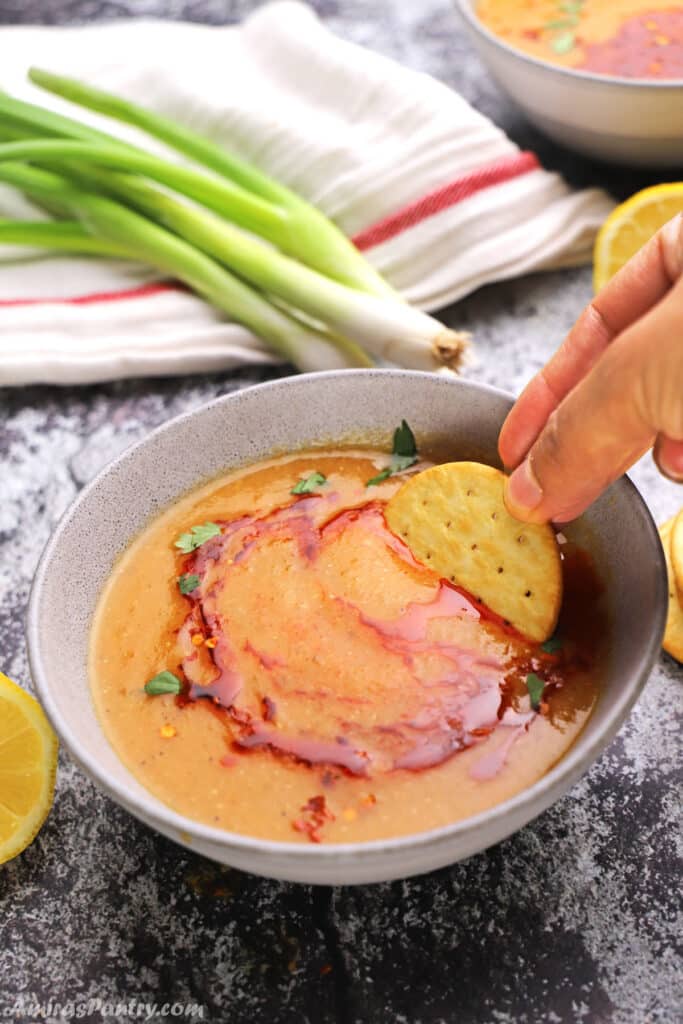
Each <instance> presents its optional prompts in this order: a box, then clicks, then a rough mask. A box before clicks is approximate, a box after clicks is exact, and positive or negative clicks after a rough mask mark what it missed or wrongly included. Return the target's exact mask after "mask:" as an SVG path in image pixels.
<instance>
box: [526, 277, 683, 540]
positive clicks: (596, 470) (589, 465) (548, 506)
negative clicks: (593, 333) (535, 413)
mask: <svg viewBox="0 0 683 1024" xmlns="http://www.w3.org/2000/svg"><path fill="white" fill-rule="evenodd" d="M682 332H683V292H681V290H680V286H678V287H676V288H674V289H672V291H671V292H669V295H668V296H667V298H665V299H664V300H663V301H662V302H660V303H659V304H658V305H657V306H655V308H654V309H653V310H651V312H650V313H648V314H647V315H646V316H644V317H642V318H641V319H640V320H638V321H636V323H635V324H634V325H632V326H631V327H630V328H628V329H627V330H626V331H624V332H623V333H622V334H621V335H620V336H619V337H618V338H617V339H616V340H615V341H613V342H612V344H611V345H610V346H609V347H608V348H607V349H606V350H605V351H604V352H603V354H602V355H601V356H600V358H599V359H598V360H597V362H596V363H595V364H594V366H593V368H592V369H591V370H590V371H589V373H588V374H587V375H586V376H585V377H584V378H583V379H582V380H581V381H580V382H579V383H578V384H577V385H576V386H575V387H574V389H573V390H572V391H570V392H569V394H568V395H566V397H565V398H564V399H563V400H562V401H561V402H560V404H559V405H558V407H557V408H556V409H555V411H554V412H553V413H552V414H551V415H550V417H549V419H548V421H547V423H546V425H545V427H544V428H543V430H542V431H541V433H540V435H539V436H538V438H537V440H536V441H535V442H534V444H533V445H532V447H531V449H530V451H529V453H528V455H527V457H526V459H525V460H524V462H522V464H521V465H520V466H519V467H518V468H517V469H516V470H515V472H514V473H513V474H512V476H511V477H510V478H509V480H508V482H507V486H506V503H507V506H508V508H509V510H510V512H511V513H512V514H513V515H514V516H516V517H517V518H518V519H523V520H527V521H529V522H548V521H549V520H553V521H555V522H568V521H569V520H571V519H574V518H575V517H576V516H578V515H580V514H581V513H582V512H583V511H584V510H585V509H586V508H587V507H588V505H590V503H591V502H592V501H593V500H594V499H595V498H597V497H598V495H599V494H600V493H601V492H602V491H603V490H605V489H606V488H607V487H608V486H609V484H611V483H612V482H613V481H614V480H616V479H617V478H618V477H619V476H621V474H622V473H624V472H625V471H626V470H627V469H628V468H629V466H631V465H632V464H633V463H634V462H635V461H636V460H637V459H638V458H639V457H640V456H641V455H642V454H643V453H644V452H645V451H647V449H648V448H650V447H651V446H652V444H653V442H654V441H655V438H656V437H657V436H658V435H662V436H664V437H666V438H667V447H666V451H667V452H668V453H669V457H671V454H672V452H675V451H676V450H677V448H678V447H679V445H678V443H679V442H683V344H682V343H681V333H682ZM672 442H673V444H674V448H673V449H671V448H670V445H671V443H672ZM674 461H675V460H674Z"/></svg>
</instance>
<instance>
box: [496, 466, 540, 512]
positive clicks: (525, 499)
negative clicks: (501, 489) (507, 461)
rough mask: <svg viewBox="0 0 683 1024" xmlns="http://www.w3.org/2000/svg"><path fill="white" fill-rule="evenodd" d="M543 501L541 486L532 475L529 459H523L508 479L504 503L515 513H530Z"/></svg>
mask: <svg viewBox="0 0 683 1024" xmlns="http://www.w3.org/2000/svg"><path fill="white" fill-rule="evenodd" d="M542 501H543V491H542V490H541V485H540V484H539V482H538V480H537V479H536V477H535V475H534V471H533V469H532V468H531V463H530V461H529V459H525V460H524V462H523V463H522V465H521V466H518V467H517V469H516V470H515V471H514V473H513V474H512V476H511V477H510V478H509V479H508V482H507V486H506V488H505V503H506V505H507V506H508V508H509V509H510V511H511V512H512V514H513V515H514V514H515V512H520V513H524V512H531V511H532V510H533V509H535V508H537V507H538V506H539V505H540V504H541V502H542Z"/></svg>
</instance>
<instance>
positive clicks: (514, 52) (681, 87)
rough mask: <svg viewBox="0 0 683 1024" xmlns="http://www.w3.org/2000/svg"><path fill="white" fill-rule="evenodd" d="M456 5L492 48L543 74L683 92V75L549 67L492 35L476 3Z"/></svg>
mask: <svg viewBox="0 0 683 1024" xmlns="http://www.w3.org/2000/svg"><path fill="white" fill-rule="evenodd" d="M455 2H456V3H457V5H458V9H459V10H460V12H461V14H462V16H463V18H464V19H465V21H466V22H467V24H468V26H469V28H470V29H471V30H472V31H473V32H474V33H475V34H476V33H478V34H479V35H480V36H483V38H484V39H485V40H486V41H487V42H488V43H491V44H492V45H493V46H496V47H497V48H498V49H499V50H502V51H503V52H504V53H507V54H508V55H510V56H512V57H515V58H516V59H517V60H520V61H522V62H523V63H525V64H531V65H532V66H533V67H536V68H541V69H543V70H545V71H550V72H554V73H556V74H559V75H562V76H564V77H565V78H567V79H572V78H573V79H576V80H578V81H584V82H594V83H597V84H599V85H606V86H609V87H611V88H613V89H616V88H622V87H625V88H640V89H643V88H648V89H654V90H657V91H663V92H667V91H670V90H678V91H683V76H681V77H680V78H675V79H670V78H669V79H664V80H660V79H657V78H624V77H623V76H621V75H598V74H596V73H595V72H594V71H581V70H580V69H578V68H568V67H564V66H563V65H561V64H552V63H551V62H550V61H546V60H541V58H540V57H533V56H532V55H531V54H529V53H524V52H523V51H522V50H518V49H517V48H516V47H514V46H511V45H510V44H509V43H506V42H505V41H504V40H503V39H500V37H499V36H497V35H495V34H494V33H493V32H491V31H490V30H489V29H488V28H487V27H486V25H484V24H483V23H482V22H481V21H480V20H479V18H478V17H477V15H476V13H475V11H474V5H475V3H476V0H455Z"/></svg>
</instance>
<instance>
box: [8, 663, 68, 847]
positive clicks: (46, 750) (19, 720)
mask: <svg viewBox="0 0 683 1024" xmlns="http://www.w3.org/2000/svg"><path fill="white" fill-rule="evenodd" d="M57 746H58V745H57V737H56V736H55V734H54V732H53V731H52V729H51V728H50V724H49V722H48V720H47V718H46V717H45V713H44V712H43V709H42V708H41V706H40V704H39V703H38V701H37V700H35V699H34V698H33V697H31V696H30V694H28V693H26V691H25V690H22V689H21V687H20V686H17V685H16V683H13V682H12V681H11V679H8V678H7V676H5V675H3V674H2V672H0V864H4V863H5V862H6V861H8V860H11V859H12V858H13V857H16V856H17V854H19V853H21V852H22V850H25V849H26V847H27V846H29V845H30V844H31V843H32V842H33V840H34V839H35V837H36V835H37V834H38V831H39V830H40V827H41V826H42V824H43V822H44V821H45V819H46V817H47V815H48V812H49V810H50V807H51V806H52V798H53V795H54V788H55V774H56V771H57Z"/></svg>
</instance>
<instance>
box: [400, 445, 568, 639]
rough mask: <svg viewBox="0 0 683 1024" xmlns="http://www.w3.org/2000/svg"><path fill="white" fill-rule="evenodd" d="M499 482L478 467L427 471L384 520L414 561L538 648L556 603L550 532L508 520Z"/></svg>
mask: <svg viewBox="0 0 683 1024" xmlns="http://www.w3.org/2000/svg"><path fill="white" fill-rule="evenodd" d="M504 484H505V474H504V473H501V471H500V470H498V469H494V468H493V467H492V466H486V465H483V464H482V463H478V462H449V463H445V464H443V465H439V466H433V467H432V468H431V469H427V470H425V471H424V472H422V473H418V474H417V475H416V476H414V477H411V479H410V480H408V481H407V482H406V483H405V484H403V486H402V487H401V488H399V490H398V491H397V492H396V494H395V495H394V496H393V497H392V498H391V499H390V500H389V502H388V503H387V507H386V511H385V515H386V520H387V523H388V525H389V527H390V529H391V530H393V532H394V533H396V534H398V535H399V536H400V537H401V538H402V539H403V540H404V541H405V543H406V544H407V545H408V547H409V548H410V549H411V551H412V552H413V554H414V555H415V557H416V558H417V559H418V560H419V561H420V562H422V563H423V564H424V565H427V566H429V567H430V568H432V569H434V570H435V571H436V572H437V573H438V574H439V576H441V577H443V578H444V579H447V580H450V581H451V582H452V583H455V584H457V585H459V586H461V587H463V588H464V589H465V590H468V591H469V592H470V593H471V594H472V596H473V597H476V598H479V599H480V600H481V601H483V603H484V604H485V605H487V606H488V607H489V608H490V609H491V611H493V612H496V614H498V615H500V616H502V618H503V619H505V620H507V621H508V622H509V623H510V624H511V625H512V626H514V627H515V629H517V630H519V632H520V633H522V634H523V635H524V636H526V637H528V638H529V639H531V640H534V641H536V642H537V643H540V642H542V641H543V640H546V639H547V638H548V637H549V636H550V634H551V633H552V632H553V630H554V628H555V624H556V622H557V616H558V614H559V611H560V605H561V604H562V568H561V562H560V551H559V548H558V545H557V540H556V538H555V534H554V532H553V529H552V527H550V526H545V525H537V524H531V523H520V522H519V521H518V520H517V519H514V518H513V517H512V516H511V515H510V513H509V512H508V510H507V509H506V507H505V503H504V501H503V489H504Z"/></svg>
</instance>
